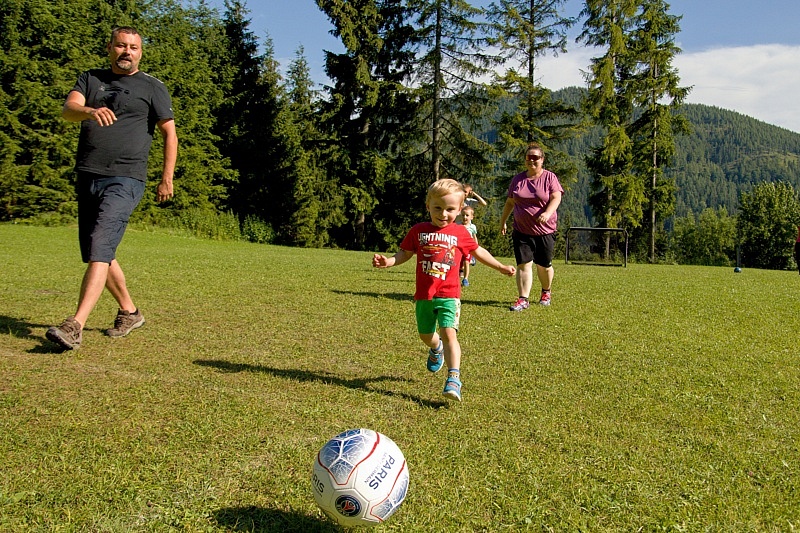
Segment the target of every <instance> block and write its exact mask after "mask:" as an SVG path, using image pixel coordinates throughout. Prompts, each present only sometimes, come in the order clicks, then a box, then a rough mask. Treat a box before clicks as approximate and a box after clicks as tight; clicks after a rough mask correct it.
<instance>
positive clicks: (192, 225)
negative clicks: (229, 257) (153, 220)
mask: <svg viewBox="0 0 800 533" xmlns="http://www.w3.org/2000/svg"><path fill="white" fill-rule="evenodd" d="M174 224H175V225H176V226H177V227H178V228H180V229H185V230H186V231H188V232H189V233H190V234H191V235H194V236H196V237H201V238H205V239H214V240H220V241H225V240H231V241H238V240H241V238H242V232H241V229H240V228H239V219H238V218H236V215H234V214H233V213H231V212H228V213H219V212H216V211H209V210H206V209H199V208H192V209H187V210H185V211H181V212H180V214H178V216H177V217H176V218H175V219H174Z"/></svg>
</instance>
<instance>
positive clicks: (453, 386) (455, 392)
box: [442, 376, 461, 402]
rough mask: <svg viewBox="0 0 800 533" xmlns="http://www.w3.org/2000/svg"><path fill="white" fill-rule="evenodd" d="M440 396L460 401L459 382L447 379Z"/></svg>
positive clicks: (456, 379) (454, 379) (450, 378)
mask: <svg viewBox="0 0 800 533" xmlns="http://www.w3.org/2000/svg"><path fill="white" fill-rule="evenodd" d="M442 396H444V397H445V398H448V399H450V400H456V401H459V402H460V401H461V381H459V380H458V378H454V377H452V376H451V377H449V378H447V380H446V381H445V382H444V390H443V391H442Z"/></svg>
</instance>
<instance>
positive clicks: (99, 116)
mask: <svg viewBox="0 0 800 533" xmlns="http://www.w3.org/2000/svg"><path fill="white" fill-rule="evenodd" d="M88 113H89V116H91V117H92V120H95V121H96V122H97V123H98V124H99V125H100V126H101V127H102V126H110V125H112V124H113V123H115V122H116V121H117V115H115V114H114V112H113V111H111V110H110V109H109V108H107V107H98V108H97V109H90V110H89V111H88Z"/></svg>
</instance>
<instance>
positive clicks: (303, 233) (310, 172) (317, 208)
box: [285, 47, 345, 247]
mask: <svg viewBox="0 0 800 533" xmlns="http://www.w3.org/2000/svg"><path fill="white" fill-rule="evenodd" d="M285 92H286V94H287V98H288V105H287V108H286V112H287V114H288V117H289V120H290V121H291V124H292V126H293V129H294V131H295V133H296V137H294V136H293V137H292V138H293V139H296V140H297V142H298V143H299V144H300V145H301V146H296V150H297V152H298V154H299V155H298V158H297V162H296V164H297V167H298V172H297V179H296V181H295V183H294V185H293V190H292V197H293V198H292V200H293V204H294V206H295V207H294V211H293V212H292V215H291V223H290V224H289V229H288V232H289V240H290V241H291V242H292V243H293V244H295V245H298V246H305V247H318V246H324V245H326V244H328V243H329V242H330V234H329V231H330V230H331V228H334V227H336V226H340V225H342V224H343V223H344V222H345V220H344V216H343V211H342V209H343V207H344V205H343V204H344V203H343V201H342V198H341V197H340V196H338V195H335V194H331V193H332V192H333V191H335V189H336V187H335V180H333V179H331V178H329V177H327V176H326V174H325V172H324V171H323V169H322V168H321V166H320V165H318V164H317V161H318V159H319V158H318V157H317V154H321V153H323V150H320V149H319V148H320V147H319V144H318V141H319V139H320V138H321V137H322V133H321V132H320V131H319V128H318V126H317V118H318V111H319V110H318V107H319V103H318V97H317V94H316V91H314V89H313V82H312V80H311V76H310V72H309V68H308V62H307V61H306V58H305V56H304V55H303V48H302V47H300V48H299V49H298V51H297V53H296V55H295V59H294V60H293V61H292V62H291V63H290V65H289V68H288V70H287V75H286V85H285Z"/></svg>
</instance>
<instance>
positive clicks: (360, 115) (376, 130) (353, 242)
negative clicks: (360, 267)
mask: <svg viewBox="0 0 800 533" xmlns="http://www.w3.org/2000/svg"><path fill="white" fill-rule="evenodd" d="M317 4H318V5H319V7H320V8H321V9H322V10H323V11H324V12H325V13H326V15H327V16H328V17H329V18H330V20H331V22H332V23H333V25H334V30H333V33H334V35H336V36H337V37H339V38H340V39H341V41H342V44H343V45H344V48H345V52H344V53H342V54H333V53H330V52H329V53H328V54H327V56H326V65H325V70H326V73H327V74H328V77H330V79H331V80H333V85H332V86H331V87H329V88H328V91H329V93H330V99H329V101H328V102H327V104H326V105H325V107H324V112H323V123H324V132H325V136H326V138H325V143H326V144H325V146H326V149H325V152H324V156H325V157H324V160H325V170H326V172H327V174H328V175H329V176H335V177H336V179H337V180H338V181H337V184H336V189H335V192H336V193H338V194H339V195H340V196H341V199H342V200H343V202H344V215H345V217H346V219H347V224H346V225H344V226H342V227H341V228H340V229H339V231H332V235H333V237H334V240H335V242H337V243H338V244H339V245H340V246H344V247H348V248H356V249H364V248H374V247H375V246H383V245H384V241H386V239H387V238H393V237H391V236H390V235H389V234H388V233H387V231H386V229H385V226H384V225H382V224H380V223H379V219H377V218H375V217H374V216H373V214H374V211H375V208H376V207H377V206H378V205H379V204H381V203H382V202H383V201H384V200H385V199H387V192H386V191H387V184H390V183H396V182H397V181H398V180H399V179H400V177H399V176H400V174H399V170H398V169H399V168H401V167H403V166H405V163H404V162H403V160H404V159H407V151H408V149H407V146H408V144H407V143H408V141H407V140H408V139H409V138H410V137H412V136H413V129H412V128H410V127H409V124H413V123H414V121H415V120H416V117H417V115H418V113H417V110H416V104H415V102H414V100H413V99H411V98H410V97H409V94H408V91H407V90H406V89H405V87H404V86H403V83H402V82H403V80H405V79H407V78H408V76H409V71H410V68H411V63H410V57H411V56H410V54H409V52H408V48H409V43H410V42H411V38H412V36H413V33H412V32H411V31H410V29H409V28H408V25H407V24H406V23H405V20H407V18H408V11H407V9H406V8H405V7H403V6H402V5H400V4H399V3H398V2H397V1H396V0H384V1H375V0H357V1H345V0H317ZM398 163H400V164H398ZM332 192H333V191H332ZM384 211H385V210H384ZM370 222H371V223H370Z"/></svg>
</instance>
